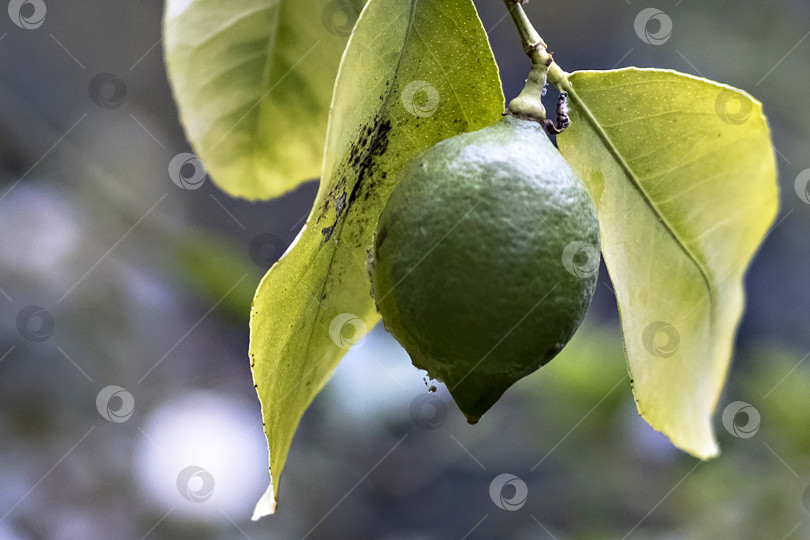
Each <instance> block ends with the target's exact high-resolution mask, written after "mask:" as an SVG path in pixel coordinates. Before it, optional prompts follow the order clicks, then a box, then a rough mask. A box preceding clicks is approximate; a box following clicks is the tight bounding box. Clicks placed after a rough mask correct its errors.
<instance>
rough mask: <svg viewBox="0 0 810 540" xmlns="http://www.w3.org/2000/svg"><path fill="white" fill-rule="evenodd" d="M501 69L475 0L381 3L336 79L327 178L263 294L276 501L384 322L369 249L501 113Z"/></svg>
mask: <svg viewBox="0 0 810 540" xmlns="http://www.w3.org/2000/svg"><path fill="white" fill-rule="evenodd" d="M503 106H504V104H503V93H502V91H501V85H500V79H499V77H498V69H497V66H496V65H495V60H494V59H493V57H492V52H491V50H490V48H489V44H488V41H487V36H486V33H485V31H484V29H483V27H482V26H481V22H480V20H479V19H478V15H477V13H476V11H475V7H474V6H473V4H472V2H471V0H434V1H431V2H420V1H418V0H371V2H369V4H368V5H367V6H366V9H365V10H364V11H363V13H362V14H361V16H360V19H359V21H358V23H357V27H356V29H355V31H354V33H353V34H352V37H351V40H350V41H349V45H348V48H347V50H346V54H345V56H344V58H343V62H342V64H341V67H340V73H339V75H338V80H337V83H336V86H335V93H334V101H333V104H332V111H331V113H330V117H329V129H328V133H327V142H326V149H325V153H324V164H323V173H322V175H321V178H322V183H321V186H320V190H319V192H318V196H317V199H316V201H315V205H314V208H313V210H312V213H311V214H310V216H309V218H308V219H307V222H306V225H305V227H304V229H303V230H302V232H301V234H299V236H298V238H297V239H296V242H294V244H293V246H294V247H292V248H291V249H290V250H288V252H287V253H286V254H285V255H284V256H283V257H282V258H281V259H280V260H279V261H278V262H277V263H276V264H275V265H274V266H273V268H271V269H270V271H269V272H268V274H267V275H266V276H265V278H264V280H263V281H262V283H261V284H260V285H259V289H258V291H257V292H256V297H255V299H254V302H253V312H252V316H251V342H250V357H251V365H252V367H253V377H254V382H255V384H256V387H257V390H258V393H259V398H260V400H261V402H262V413H263V417H264V422H265V432H266V434H267V439H268V442H269V446H270V470H271V474H272V480H273V482H272V483H271V488H269V489H268V492H267V493H266V494H265V497H263V499H262V500H261V501H259V504H258V505H257V507H256V513H255V515H254V517H259V516H261V515H264V514H266V513H270V512H272V511H273V510H274V508H275V501H276V500H277V498H276V497H277V494H278V478H279V475H280V474H281V471H282V469H283V467H284V463H285V461H286V459H287V452H288V450H289V446H290V443H291V441H292V437H293V433H294V432H295V429H296V427H297V425H298V421H299V420H300V418H301V415H302V414H303V413H304V411H305V410H306V408H307V406H308V405H309V404H310V402H311V401H312V399H313V398H314V397H315V394H317V392H318V391H319V390H320V389H321V387H323V385H324V384H325V383H326V381H327V380H328V379H329V376H330V374H331V373H332V370H333V369H334V368H335V366H336V365H337V363H338V361H339V360H340V358H341V357H342V356H343V355H344V354H345V353H346V351H347V349H348V348H349V347H350V346H351V345H352V344H353V343H355V342H356V341H357V340H359V339H360V338H361V337H362V336H363V335H364V334H365V332H366V331H367V329H369V328H371V327H372V326H373V325H374V324H376V323H377V321H378V320H379V315H378V314H377V311H376V309H375V307H374V302H373V300H372V298H371V295H370V283H369V278H368V274H367V269H366V249H367V248H369V247H370V246H371V243H372V238H373V235H374V231H375V228H376V225H377V221H378V219H379V215H380V213H381V212H382V209H383V206H384V204H385V202H386V200H387V199H388V195H389V194H390V192H391V190H392V188H393V187H394V185H395V183H396V182H397V180H398V179H399V177H400V175H401V172H402V171H403V169H404V167H406V166H407V165H408V164H409V163H410V162H411V161H412V160H413V159H415V158H416V157H417V156H418V155H419V154H421V153H422V152H423V151H425V150H427V149H428V148H430V147H431V146H433V145H434V144H435V143H437V142H438V141H440V140H442V139H445V138H447V137H451V136H454V135H457V134H458V133H461V132H465V131H471V130H475V129H480V128H483V127H485V126H487V125H490V124H492V123H494V122H496V121H497V120H498V119H499V118H500V116H501V113H502V112H503Z"/></svg>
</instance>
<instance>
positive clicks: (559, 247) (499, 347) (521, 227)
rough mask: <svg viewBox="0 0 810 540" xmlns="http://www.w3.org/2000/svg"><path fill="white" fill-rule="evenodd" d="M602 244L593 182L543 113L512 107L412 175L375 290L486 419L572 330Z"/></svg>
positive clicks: (465, 402) (380, 233)
mask: <svg viewBox="0 0 810 540" xmlns="http://www.w3.org/2000/svg"><path fill="white" fill-rule="evenodd" d="M583 247H584V249H583ZM598 249H599V227H598V222H597V219H596V211H595V208H594V205H593V202H592V201H591V199H590V196H589V194H588V192H587V191H586V189H585V186H584V184H583V183H582V181H581V180H580V179H579V178H578V177H577V176H576V174H575V173H574V171H573V170H571V167H570V166H569V165H568V163H567V162H566V161H565V160H564V159H563V157H562V156H561V155H560V153H559V152H558V151H557V149H556V148H555V147H554V145H553V144H552V143H551V141H550V140H549V139H548V137H547V136H546V134H545V133H544V132H543V129H542V127H541V126H540V125H539V124H538V123H536V122H533V121H530V120H522V119H518V118H515V117H512V116H505V117H504V118H503V119H502V120H501V121H499V122H497V123H496V124H494V125H492V126H489V127H487V128H484V129H482V130H479V131H476V132H472V133H466V134H463V135H458V136H456V137H452V138H450V139H446V140H444V141H442V142H440V143H438V144H437V145H436V146H434V147H433V148H431V149H430V150H428V151H427V152H425V153H424V154H422V156H420V157H419V158H418V159H417V160H416V161H415V162H414V164H413V165H412V167H411V168H410V169H409V171H408V172H407V173H406V174H405V176H404V177H403V178H402V180H401V181H400V183H399V184H398V185H397V187H396V188H395V189H394V191H393V192H392V194H391V197H390V199H389V200H388V203H387V205H386V207H385V209H384V211H383V212H382V215H381V217H380V221H379V224H378V226H377V233H376V236H375V240H374V246H373V248H372V250H371V252H370V255H371V257H370V274H371V281H372V294H373V295H374V298H375V300H376V303H377V309H378V310H379V311H380V313H381V314H382V317H383V322H384V324H385V327H386V329H388V331H389V332H391V333H392V334H393V335H394V337H395V338H396V339H397V340H398V341H399V342H400V343H401V344H402V345H403V347H405V349H406V350H407V351H408V353H409V354H410V356H411V359H412V361H413V363H414V365H415V366H416V367H418V368H420V369H424V370H427V372H428V374H429V375H430V376H431V377H432V378H436V379H439V380H441V381H444V383H445V384H446V385H447V387H448V389H449V390H450V394H451V395H452V396H453V399H454V400H455V401H456V403H457V404H458V406H459V408H460V409H461V410H462V412H463V413H464V414H465V415H466V417H467V419H468V421H470V422H471V423H474V422H476V421H477V420H478V419H479V418H480V417H481V415H482V414H484V412H486V411H487V410H488V409H489V408H490V407H491V406H492V405H493V404H494V403H495V402H496V401H497V400H498V398H499V397H500V396H501V395H502V394H503V393H504V392H505V391H506V389H507V388H509V386H511V385H512V384H513V383H514V382H516V381H517V380H518V379H520V378H522V377H524V376H526V375H528V374H530V373H532V372H533V371H535V370H537V369H538V368H539V367H540V366H542V365H544V364H545V363H547V362H548V361H549V360H551V359H552V358H553V357H554V356H555V355H556V354H557V353H559V352H560V350H561V349H562V348H563V346H564V345H565V344H566V343H567V342H568V340H569V339H570V338H571V336H572V335H573V334H574V332H575V331H576V329H577V327H578V326H579V324H580V323H581V322H582V319H583V317H584V316H585V311H586V309H587V307H588V304H589V303H590V300H591V297H592V296H593V292H594V288H595V286H596V278H597V270H598V264H599V251H598ZM583 257H584V259H583ZM566 259H568V260H566Z"/></svg>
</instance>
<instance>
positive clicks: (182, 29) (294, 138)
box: [164, 0, 363, 199]
mask: <svg viewBox="0 0 810 540" xmlns="http://www.w3.org/2000/svg"><path fill="white" fill-rule="evenodd" d="M362 6H363V0H308V1H307V2H302V1H301V0H240V1H239V2H223V1H222V0H168V1H167V2H166V15H165V19H164V35H165V49H166V67H167V70H168V73H169V79H170V81H171V83H172V87H173V89H174V96H175V100H176V101H177V105H178V108H179V110H180V119H181V120H182V122H183V125H184V127H185V130H186V135H187V136H188V138H189V140H190V141H191V143H192V145H193V147H194V150H195V152H197V154H198V155H199V156H200V158H202V160H203V162H204V163H205V166H206V168H207V170H208V172H209V173H210V175H211V177H212V179H213V181H214V182H215V183H216V184H217V185H218V186H219V187H220V188H222V189H223V190H224V191H226V192H227V193H229V194H230V195H232V196H239V197H245V198H248V199H267V198H271V197H275V196H278V195H281V194H282V193H284V192H286V191H289V190H291V189H293V188H294V187H296V186H297V185H299V184H300V183H301V182H302V181H304V180H307V179H311V178H317V177H318V175H319V174H320V165H321V157H322V152H323V143H324V133H325V131H326V123H327V117H328V111H329V103H330V100H331V91H332V87H333V85H334V82H335V75H336V74H337V69H338V64H339V62H340V56H341V53H342V52H343V49H344V47H345V45H346V41H347V39H348V36H349V33H350V31H351V25H352V23H353V22H354V19H355V18H356V16H357V14H358V13H359V12H360V9H361V8H362Z"/></svg>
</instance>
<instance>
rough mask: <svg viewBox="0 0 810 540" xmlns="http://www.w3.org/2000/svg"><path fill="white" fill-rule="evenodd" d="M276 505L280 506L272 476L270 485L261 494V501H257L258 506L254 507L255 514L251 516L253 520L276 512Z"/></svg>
mask: <svg viewBox="0 0 810 540" xmlns="http://www.w3.org/2000/svg"><path fill="white" fill-rule="evenodd" d="M276 506H278V497H276V494H275V491H274V490H273V479H272V478H271V479H270V485H269V486H267V491H265V492H264V495H262V496H261V498H260V499H259V502H257V503H256V507H255V508H254V509H253V516H251V518H250V519H251V521H259V520H260V519H261V518H263V517H265V516H269V515H271V514H275V512H276Z"/></svg>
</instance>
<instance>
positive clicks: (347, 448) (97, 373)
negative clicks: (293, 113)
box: [0, 0, 810, 540]
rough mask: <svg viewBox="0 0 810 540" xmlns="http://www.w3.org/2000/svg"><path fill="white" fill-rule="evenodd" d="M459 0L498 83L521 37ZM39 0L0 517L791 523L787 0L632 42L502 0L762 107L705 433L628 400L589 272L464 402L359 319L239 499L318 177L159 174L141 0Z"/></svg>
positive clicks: (590, 45) (159, 142)
mask: <svg viewBox="0 0 810 540" xmlns="http://www.w3.org/2000/svg"><path fill="white" fill-rule="evenodd" d="M34 4H35V2H30V3H23V2H20V1H19V0H12V1H11V2H10V4H9V11H12V8H14V9H22V10H29V11H24V15H25V16H26V17H29V19H30V18H31V17H34V15H36V9H35V8H36V6H35V5H34ZM477 4H478V7H479V9H480V11H481V17H482V19H483V21H484V25H485V27H486V28H487V29H488V31H489V33H490V38H491V41H492V46H493V48H494V50H495V54H496V57H497V59H498V61H499V64H500V67H501V73H502V77H503V80H504V89H505V92H506V96H507V98H510V97H512V96H514V95H516V94H517V92H518V91H519V89H520V87H521V84H522V81H523V79H524V78H525V75H526V72H527V68H528V65H527V62H528V60H527V59H526V57H525V56H524V55H523V53H522V51H521V48H520V44H519V41H518V38H517V34H516V31H515V29H514V27H513V26H512V23H511V22H510V20H509V19H508V18H506V19H505V18H504V17H505V14H506V11H505V8H504V7H503V5H502V3H501V2H500V1H494V0H479V1H478V2H477ZM42 5H46V6H47V13H46V15H45V18H44V19H40V22H38V23H37V24H35V25H34V26H36V28H31V29H25V28H21V27H20V26H18V25H17V24H15V23H14V22H13V21H12V18H11V17H6V16H5V13H3V14H0V69H1V70H2V74H3V76H2V79H1V80H0V307H1V308H2V317H0V441H2V442H0V540H11V539H22V538H25V539H28V538H34V539H38V538H49V539H51V538H53V539H64V540H67V539H87V538H135V539H138V538H180V539H182V538H195V539H208V538H212V539H213V538H225V539H229V538H233V539H236V538H244V537H247V538H279V539H287V538H290V539H296V538H303V537H307V538H385V539H406V538H407V539H425V540H428V539H439V538H442V539H443V538H458V539H461V538H517V539H522V538H550V539H553V538H557V539H563V538H571V539H579V538H582V539H585V538H588V539H590V538H639V539H640V538H651V539H652V538H655V539H681V538H684V539H685V538H721V539H724V538H729V539H731V538H734V539H738V538H757V539H758V538H767V539H771V538H773V539H777V540H780V539H782V540H786V539H799V538H810V519H808V518H810V490H809V489H808V485H810V362H805V359H806V358H807V355H808V351H810V332H808V331H807V329H808V326H810V325H808V323H810V310H808V306H809V305H810V284H809V283H808V281H807V275H806V269H807V268H808V267H810V242H808V241H807V233H806V231H807V230H810V206H808V203H807V201H806V199H807V196H806V194H805V195H804V197H801V196H800V195H797V191H796V189H795V185H796V183H797V180H801V179H802V178H804V183H805V184H806V179H807V176H802V174H804V175H807V174H810V173H808V172H806V171H807V170H808V168H810V157H808V156H810V153H808V148H809V147H810V107H809V106H808V104H807V93H806V91H807V89H808V88H810V69H808V67H809V66H810V39H808V37H810V4H808V3H807V2H806V1H805V0H778V1H776V2H753V1H745V2H733V1H731V0H723V1H715V2H681V1H680V0H677V1H674V0H664V1H663V2H659V4H657V5H655V6H652V7H655V8H658V9H659V10H661V11H662V12H663V13H664V14H665V16H666V18H668V19H669V20H670V21H671V23H672V31H671V34H668V33H667V32H666V28H665V25H664V26H658V27H656V26H655V25H656V24H658V25H660V24H661V19H660V17H659V19H657V22H656V21H651V22H650V25H651V26H649V27H648V32H650V33H651V35H657V36H658V38H656V39H655V40H650V39H649V38H646V39H645V37H644V36H645V34H643V33H642V34H638V33H637V32H636V29H635V27H634V22H635V20H636V17H637V15H638V14H639V12H640V11H641V10H642V9H643V8H647V7H650V6H649V5H648V4H639V3H638V2H635V1H633V2H630V1H629V0H624V1H622V0H610V1H607V2H595V1H592V2H570V1H566V0H543V1H540V0H536V1H535V2H533V3H531V4H530V5H528V6H527V11H528V12H529V15H530V16H531V17H532V19H533V20H534V21H535V23H536V25H537V27H538V29H539V30H540V32H541V34H542V35H543V37H544V38H545V40H546V41H547V42H548V43H549V44H550V47H551V49H552V50H553V51H554V52H555V58H556V59H557V61H558V62H559V63H560V64H561V65H562V66H563V68H565V69H567V70H569V71H573V70H576V69H610V68H614V67H624V66H631V65H635V66H644V67H667V68H673V69H677V70H680V71H683V72H686V73H692V74H696V75H703V76H706V77H708V78H711V79H716V80H719V81H723V82H726V83H728V84H731V85H734V86H737V87H739V88H743V89H745V90H748V91H749V92H750V93H751V94H753V95H754V96H755V97H757V98H758V99H760V100H761V101H763V102H764V104H765V111H766V113H767V114H768V116H769V118H770V121H771V127H772V130H773V138H774V143H775V146H776V148H777V152H778V156H779V169H780V182H781V187H782V210H781V214H780V216H779V218H778V222H777V225H776V227H775V228H774V230H773V231H772V234H771V235H770V236H769V238H768V239H767V242H766V244H765V245H764V247H763V248H762V250H761V251H760V253H759V255H758V256H757V258H756V260H755V261H754V264H753V266H752V268H751V270H750V272H749V274H748V277H747V289H748V309H747V312H746V315H745V319H744V321H743V324H742V326H741V329H740V333H739V336H738V347H737V351H736V356H735V359H734V365H733V369H732V372H731V374H730V378H729V382H728V385H727V387H726V390H725V393H724V396H723V397H722V398H721V401H720V404H719V406H718V413H717V415H716V423H717V432H718V436H719V439H720V444H721V447H722V451H723V454H722V456H721V457H720V458H718V459H715V460H712V461H708V462H705V463H701V462H700V461H698V460H696V459H694V458H691V457H690V456H688V455H685V454H684V453H682V452H680V451H678V450H676V449H674V448H673V447H672V446H671V445H670V444H669V443H668V441H667V440H666V438H664V437H663V436H661V435H659V434H657V433H656V432H654V431H653V430H651V429H650V428H649V427H648V426H647V425H646V423H645V422H644V421H643V420H641V419H640V418H639V417H638V415H637V413H636V410H635V405H634V402H633V398H632V395H631V391H630V387H629V384H628V379H627V375H626V368H625V364H624V359H623V353H622V348H621V338H620V335H619V327H618V319H617V313H616V308H615V303H614V298H613V295H612V292H611V286H610V282H609V280H608V279H607V275H606V274H605V272H604V269H602V274H601V275H600V283H599V285H598V290H597V293H596V296H595V298H594V301H593V304H592V306H591V309H590V311H589V315H588V319H587V321H586V323H585V325H584V326H583V328H582V329H581V330H580V331H579V333H578V334H577V335H576V337H575V339H574V341H573V342H572V343H571V345H570V346H569V347H568V348H566V350H565V351H564V353H563V354H562V355H561V356H560V357H559V358H557V359H556V360H554V362H552V363H551V364H550V365H549V366H547V367H545V368H543V370H541V371H540V372H538V373H536V374H534V375H532V376H530V377H528V378H527V379H524V380H523V381H522V382H521V383H520V384H518V385H517V386H516V387H514V388H513V389H512V390H510V391H509V392H508V393H507V394H506V395H505V396H504V398H503V399H502V400H501V401H500V402H499V403H498V404H497V405H496V406H495V407H494V408H493V409H492V411H491V412H489V413H488V414H487V417H485V418H484V420H483V421H482V422H481V423H480V424H479V425H477V426H474V427H471V426H468V425H467V424H466V423H465V422H464V420H463V418H462V415H461V414H460V413H459V412H458V410H457V409H456V408H455V405H453V403H452V402H451V401H450V398H449V396H448V394H447V393H446V391H445V390H444V388H443V387H442V386H441V385H439V386H440V388H439V390H438V392H437V393H436V394H431V393H429V392H428V391H427V387H426V383H425V381H424V379H423V377H424V373H423V372H421V371H418V370H416V369H415V368H413V367H412V366H411V365H410V362H409V359H408V357H407V355H406V354H405V352H404V351H403V350H402V349H401V348H400V347H399V346H398V345H397V344H396V342H395V341H394V340H393V339H392V338H391V337H390V336H388V335H387V334H386V333H385V332H384V331H382V329H381V328H377V329H375V330H374V331H373V332H372V333H371V334H370V335H369V336H368V337H367V338H366V339H365V340H363V341H362V346H356V347H355V348H354V349H353V350H352V351H351V352H350V353H349V354H348V356H347V357H346V358H345V360H344V361H343V362H342V363H341V365H340V366H339V367H338V369H337V371H336V373H335V376H334V378H333V379H332V381H331V382H330V383H329V384H328V386H327V387H326V388H325V390H324V391H323V392H322V393H321V394H320V395H319V396H318V398H317V399H316V401H315V402H314V404H313V405H312V407H311V408H310V409H309V411H308V412H307V413H306V415H305V416H304V419H303V421H302V423H301V426H300V428H299V431H298V433H297V435H296V438H295V440H294V442H293V446H292V449H291V453H290V458H289V461H288V464H287V468H286V470H285V476H284V479H283V481H282V482H283V485H282V500H281V505H280V507H279V510H278V513H277V514H276V515H275V516H272V517H268V518H265V519H263V520H261V521H259V522H251V521H250V519H249V518H250V514H251V512H252V509H253V504H254V503H255V501H256V500H257V499H258V497H259V496H260V495H261V493H262V492H263V490H264V488H265V487H266V484H267V480H268V478H267V469H266V467H267V454H266V444H265V441H264V437H263V434H262V430H261V419H260V413H259V403H258V400H257V398H256V395H255V392H254V389H253V384H252V381H251V377H250V370H249V366H248V360H247V353H246V351H247V343H248V328H247V319H248V312H249V307H250V301H251V298H252V294H253V291H254V290H255V287H256V285H257V284H258V282H259V280H260V278H261V276H262V275H263V273H264V272H265V271H266V270H267V268H269V267H270V265H271V264H272V263H273V262H274V261H275V260H276V259H277V258H278V257H279V256H280V255H281V254H282V253H283V251H284V250H285V249H286V247H287V245H289V243H290V242H291V241H292V239H293V238H294V237H295V235H296V233H297V232H298V230H299V229H300V228H301V226H302V224H303V222H304V219H305V217H306V215H307V213H308V211H309V208H310V206H311V204H312V201H313V198H314V196H315V193H316V190H317V182H316V181H313V182H310V183H307V184H306V185H303V186H302V187H300V188H299V189H297V190H296V191H295V192H293V193H290V194H288V195H286V196H284V197H282V198H280V199H277V200H274V201H270V202H266V203H248V202H245V201H242V200H235V199H231V198H229V197H228V196H227V195H225V194H224V193H222V192H221V191H219V190H218V189H217V188H216V187H215V186H214V184H213V183H212V182H211V181H210V180H206V181H205V182H204V184H203V185H202V186H201V187H200V188H199V189H195V190H183V189H180V188H179V187H177V186H176V185H174V184H173V183H172V181H171V179H170V178H169V175H168V173H167V167H168V164H169V162H170V161H171V159H172V158H173V157H174V156H175V155H177V154H178V153H181V152H190V151H191V149H190V148H189V146H188V143H187V142H186V140H185V138H184V135H183V131H182V129H181V126H180V125H179V122H178V117H177V111H176V108H175V106H174V104H173V100H172V96H171V92H170V88H169V85H168V83H167V80H166V75H165V71H164V65H163V60H162V43H161V24H160V21H161V12H162V9H163V5H162V3H161V2H157V1H155V2H121V1H109V0H83V1H82V2H54V1H48V0H44V4H42ZM319 20H320V19H319ZM662 32H663V33H662ZM649 41H654V42H655V43H658V44H654V43H648V42H649ZM102 87H105V88H107V90H105V91H106V92H108V94H105V95H104V97H103V99H102V98H101V97H100V96H101V94H100V92H101V90H100V88H102ZM552 109H553V107H552ZM799 183H801V182H799ZM745 186H746V179H745V178H740V184H739V188H740V189H745ZM802 189H803V188H802ZM800 191H801V190H800ZM738 402H740V403H738ZM727 407H730V409H727ZM724 410H730V411H731V415H732V416H733V415H734V412H739V414H740V415H741V417H740V419H739V420H738V421H736V422H730V423H729V422H727V424H728V426H729V427H728V428H727V427H726V426H724V424H723V423H722V422H721V413H722V412H723V411H724ZM746 417H747V420H746ZM735 426H742V427H745V428H746V429H744V430H743V429H738V428H737V427H735ZM503 474H508V475H512V476H502V475H503ZM491 490H494V493H495V495H493V496H491V494H490V492H491ZM524 498H525V502H524V503H523V504H522V506H521V505H520V502H521V501H523V499H524Z"/></svg>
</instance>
